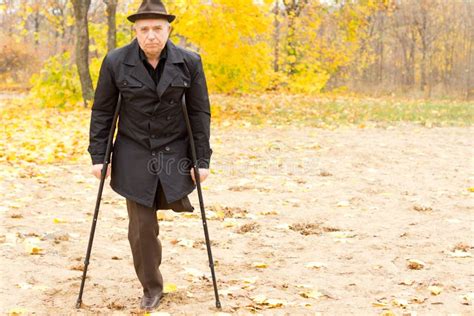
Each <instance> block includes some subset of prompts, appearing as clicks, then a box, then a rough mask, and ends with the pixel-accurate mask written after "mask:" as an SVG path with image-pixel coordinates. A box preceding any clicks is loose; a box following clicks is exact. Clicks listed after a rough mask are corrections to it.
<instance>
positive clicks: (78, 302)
mask: <svg viewBox="0 0 474 316" xmlns="http://www.w3.org/2000/svg"><path fill="white" fill-rule="evenodd" d="M81 305H82V302H81V301H77V303H76V308H77V309H79V308H81Z"/></svg>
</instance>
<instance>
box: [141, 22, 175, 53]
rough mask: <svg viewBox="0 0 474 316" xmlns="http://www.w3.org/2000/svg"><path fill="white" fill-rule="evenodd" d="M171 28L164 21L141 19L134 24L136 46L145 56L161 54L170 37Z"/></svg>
mask: <svg viewBox="0 0 474 316" xmlns="http://www.w3.org/2000/svg"><path fill="white" fill-rule="evenodd" d="M170 31H171V26H170V24H169V23H168V21H167V20H165V19H143V20H137V21H136V22H135V34H136V36H137V40H138V44H139V45H140V47H141V49H143V51H144V52H145V54H146V55H147V56H156V55H159V54H160V53H161V51H162V50H163V48H164V47H165V45H166V41H167V40H168V36H169V35H170Z"/></svg>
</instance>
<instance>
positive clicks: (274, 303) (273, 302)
mask: <svg viewBox="0 0 474 316" xmlns="http://www.w3.org/2000/svg"><path fill="white" fill-rule="evenodd" d="M286 304H287V302H286V301H285V300H281V299H276V298H269V299H268V300H267V302H266V305H268V306H269V307H270V308H277V307H282V306H284V305H286Z"/></svg>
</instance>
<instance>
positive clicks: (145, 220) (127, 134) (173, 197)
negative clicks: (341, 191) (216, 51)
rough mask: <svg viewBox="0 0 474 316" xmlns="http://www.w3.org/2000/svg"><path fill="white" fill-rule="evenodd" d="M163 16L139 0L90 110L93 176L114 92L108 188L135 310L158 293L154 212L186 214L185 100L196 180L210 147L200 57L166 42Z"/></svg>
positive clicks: (153, 3)
mask: <svg viewBox="0 0 474 316" xmlns="http://www.w3.org/2000/svg"><path fill="white" fill-rule="evenodd" d="M174 19H175V16H174V15H171V14H168V13H167V11H166V9H165V6H164V5H163V3H162V2H161V1H159V0H144V1H143V3H142V4H141V6H140V8H139V9H138V11H137V13H135V14H132V15H130V16H129V17H128V20H130V21H131V22H132V23H134V30H135V35H136V38H135V39H134V40H133V41H132V42H131V43H130V44H128V45H126V46H124V47H122V48H119V49H116V50H114V51H112V52H110V53H109V54H107V56H106V57H105V58H104V60H103V63H102V66H101V70H100V75H99V79H98V83H97V89H96V92H95V97H94V104H93V106H92V115H91V122H90V144H89V148H88V151H89V153H90V155H91V158H92V164H93V168H92V173H93V174H94V175H95V176H96V177H97V178H100V173H101V170H102V164H103V162H104V157H105V151H106V145H107V137H108V133H109V130H110V128H111V124H112V118H113V113H114V109H115V106H116V104H117V101H118V99H119V94H120V95H121V102H122V103H121V108H120V113H119V123H118V132H117V137H116V140H115V143H114V148H113V154H112V161H111V169H109V170H108V171H107V176H108V175H110V174H111V181H110V185H111V187H112V188H113V190H114V191H116V192H117V193H118V194H120V195H122V196H124V197H125V198H126V204H127V211H128V215H129V227H128V229H129V230H128V239H129V241H130V246H131V250H132V255H133V263H134V266H135V271H136V273H137V276H138V279H139V280H140V282H141V284H142V286H143V298H142V300H141V305H140V306H141V308H142V309H145V310H148V311H149V310H152V309H154V308H156V307H157V306H158V305H159V303H160V299H161V297H162V295H163V277H162V275H161V272H160V269H159V266H160V264H161V250H162V249H161V243H160V240H159V239H158V234H159V227H158V221H157V217H156V211H157V210H158V209H173V210H174V211H177V212H182V211H188V212H189V211H193V209H194V208H193V207H192V206H191V204H190V203H189V199H188V197H187V195H188V194H189V193H191V192H192V191H193V190H194V189H195V187H196V185H195V177H194V172H193V171H194V170H193V169H192V163H191V161H190V159H189V158H190V157H192V156H191V153H190V146H188V145H189V137H188V133H187V129H186V123H185V118H184V113H183V111H182V96H183V94H184V95H185V98H186V104H187V109H188V113H189V119H190V122H191V127H192V130H193V135H194V137H193V138H194V141H195V144H196V154H197V158H198V167H199V174H200V180H201V181H204V180H205V179H206V178H207V177H208V175H209V164H210V158H211V154H212V149H211V148H210V144H209V137H210V106H209V98H208V91H207V85H206V79H205V76H204V72H203V67H202V62H201V58H200V56H199V55H198V54H197V53H194V52H191V51H188V50H185V49H183V48H179V47H177V46H175V45H174V44H173V43H172V42H171V41H170V40H169V39H168V37H169V34H170V32H171V25H170V23H171V22H172V21H173V20H174Z"/></svg>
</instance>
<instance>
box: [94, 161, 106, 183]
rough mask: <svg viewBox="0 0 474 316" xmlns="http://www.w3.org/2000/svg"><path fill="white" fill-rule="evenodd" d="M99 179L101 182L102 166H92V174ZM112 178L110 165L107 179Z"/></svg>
mask: <svg viewBox="0 0 474 316" xmlns="http://www.w3.org/2000/svg"><path fill="white" fill-rule="evenodd" d="M91 173H92V174H93V175H94V176H95V177H96V178H97V179H99V180H100V175H101V174H102V164H97V165H93V166H92V172H91ZM109 176H110V164H109V165H108V168H107V174H106V175H105V178H106V179H107V178H108V177H109Z"/></svg>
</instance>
